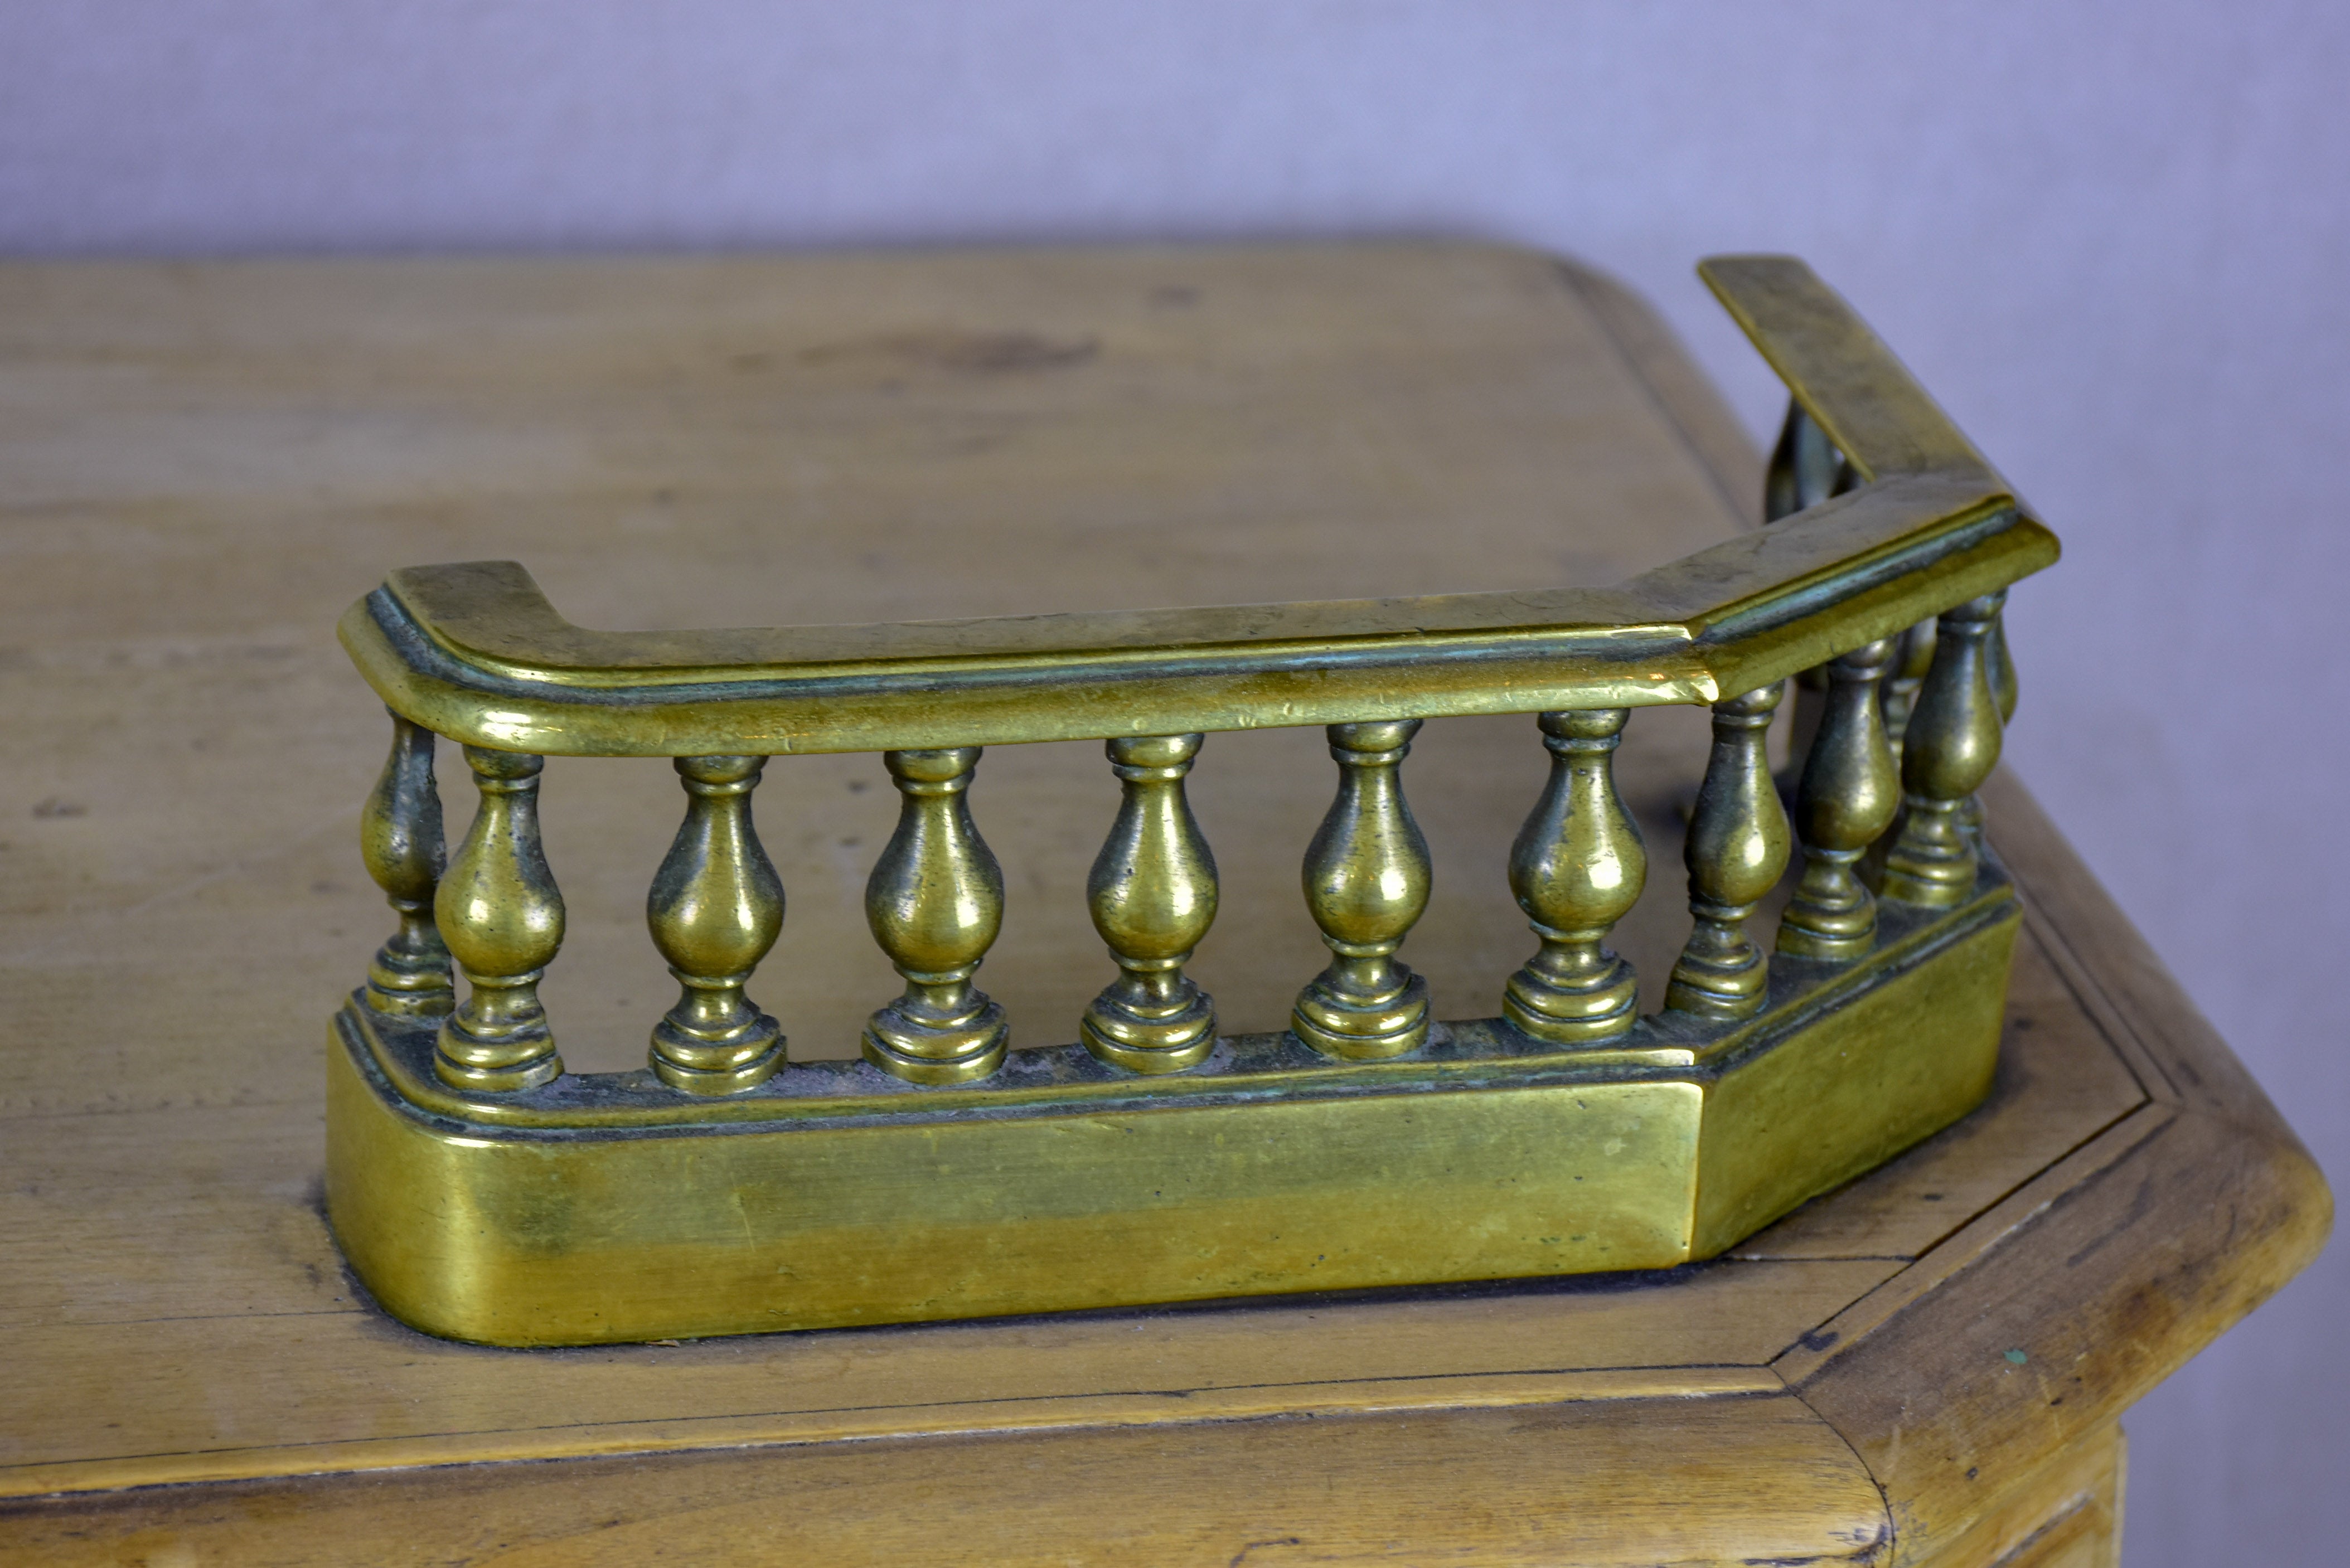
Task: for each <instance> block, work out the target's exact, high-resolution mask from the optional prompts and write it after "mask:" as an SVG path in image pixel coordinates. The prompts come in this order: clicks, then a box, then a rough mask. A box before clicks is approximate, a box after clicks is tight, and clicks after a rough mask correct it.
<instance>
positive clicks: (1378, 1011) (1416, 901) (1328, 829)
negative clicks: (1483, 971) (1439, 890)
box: [1289, 719, 1430, 1062]
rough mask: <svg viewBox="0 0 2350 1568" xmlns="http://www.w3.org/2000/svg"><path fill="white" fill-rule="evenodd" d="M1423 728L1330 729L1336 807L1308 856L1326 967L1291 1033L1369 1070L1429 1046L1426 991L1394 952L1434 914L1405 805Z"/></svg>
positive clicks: (1424, 857) (1422, 842)
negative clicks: (1408, 766) (1415, 740)
mask: <svg viewBox="0 0 2350 1568" xmlns="http://www.w3.org/2000/svg"><path fill="white" fill-rule="evenodd" d="M1418 732H1419V720H1417V719H1403V720H1399V721H1397V722H1392V723H1379V724H1333V725H1331V726H1330V755H1331V756H1332V757H1333V758H1335V759H1336V762H1337V763H1338V795H1337V798H1336V800H1333V801H1332V802H1331V803H1330V810H1329V813H1328V815H1325V816H1324V817H1323V818H1322V826H1321V827H1320V828H1319V829H1318V830H1317V831H1316V832H1315V835H1314V842H1313V843H1312V844H1310V845H1308V846H1306V850H1305V867H1304V870H1303V872H1302V874H1301V878H1300V879H1301V880H1302V881H1303V882H1304V884H1305V908H1306V909H1307V911H1308V912H1309V913H1311V914H1312V915H1313V917H1314V923H1315V925H1316V926H1318V927H1320V928H1321V931H1322V940H1323V943H1324V945H1326V946H1327V947H1328V948H1329V950H1330V952H1331V955H1332V956H1331V959H1330V967H1329V968H1327V969H1326V970H1324V971H1322V972H1321V973H1320V974H1319V975H1317V976H1316V977H1315V979H1314V980H1313V981H1310V982H1308V983H1307V985H1306V987H1305V990H1303V991H1301V992H1298V993H1297V1005H1296V1007H1295V1009H1294V1010H1293V1011H1292V1012H1291V1013H1290V1015H1289V1026H1290V1028H1291V1029H1293V1030H1295V1032H1296V1034H1297V1037H1298V1038H1299V1039H1300V1040H1303V1041H1305V1044H1308V1045H1311V1046H1313V1047H1314V1048H1315V1050H1317V1051H1319V1052H1321V1053H1323V1054H1325V1055H1329V1056H1336V1057H1338V1058H1340V1059H1341V1060H1343V1061H1349V1062H1373V1061H1378V1060H1381V1059H1383V1058H1386V1057H1389V1056H1400V1055H1403V1054H1405V1053H1407V1052H1410V1051H1417V1050H1419V1047H1420V1046H1422V1045H1424V1044H1427V1043H1428V1024H1429V1014H1428V981H1426V980H1424V979H1422V978H1421V977H1420V976H1419V975H1417V974H1414V973H1413V972H1412V971H1411V970H1410V968H1409V966H1408V965H1405V964H1402V963H1399V962H1397V961H1396V957H1395V952H1396V949H1398V948H1399V947H1401V946H1402V945H1403V939H1404V936H1405V934H1406V933H1408V932H1409V930H1410V929H1411V928H1412V927H1413V926H1414V925H1415V924H1417V923H1418V921H1419V916H1420V911H1422V910H1423V909H1427V908H1428V889H1429V882H1430V867H1429V860H1428V840H1427V839H1425V838H1423V837H1422V836H1420V832H1419V823H1417V822H1414V821H1413V820H1412V818H1411V805H1410V803H1409V802H1408V801H1407V800H1405V799H1404V794H1403V777H1402V769H1403V760H1404V758H1406V757H1407V756H1409V755H1410V754H1411V738H1412V736H1413V735H1414V734H1416V733H1418Z"/></svg>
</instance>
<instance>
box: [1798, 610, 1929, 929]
mask: <svg viewBox="0 0 2350 1568" xmlns="http://www.w3.org/2000/svg"><path fill="white" fill-rule="evenodd" d="M1894 649H1895V643H1894V640H1893V639H1890V638H1885V639H1879V640H1877V641H1876V642H1870V643H1864V644H1862V645H1861V646H1860V647H1858V648H1856V649H1853V650H1852V651H1851V652H1850V653H1847V654H1846V655H1845V656H1844V657H1843V658H1841V659H1837V660H1835V662H1834V663H1832V664H1830V665H1829V666H1828V668H1827V677H1828V697H1827V702H1826V705H1825V709H1824V710H1823V711H1822V713H1821V718H1820V723H1819V726H1818V729H1817V732H1815V733H1814V736H1813V738H1812V742H1811V745H1810V748H1809V750H1808V752H1807V753H1805V756H1804V771H1803V778H1802V782H1801V783H1800V784H1798V785H1797V787H1796V800H1795V835H1796V837H1797V838H1798V840H1800V841H1801V843H1802V845H1803V848H1804V877H1803V880H1802V881H1801V882H1799V883H1798V884H1796V887H1795V896H1794V898H1793V899H1792V900H1790V901H1789V903H1788V905H1787V909H1786V911H1785V913H1783V914H1782V915H1781V916H1780V917H1779V936H1778V940H1777V941H1776V942H1775V943H1774V944H1773V945H1774V947H1775V948H1776V950H1778V951H1780V952H1783V953H1791V954H1795V955H1799V956H1801V957H1804V958H1817V959H1831V960H1837V961H1843V960H1849V959H1856V958H1858V957H1859V956H1860V955H1861V954H1863V953H1865V952H1866V951H1867V950H1868V949H1869V944H1870V943H1871V942H1872V941H1874V940H1876V936H1877V900H1876V898H1874V897H1872V896H1871V895H1870V893H1869V890H1868V889H1867V888H1866V887H1864V886H1863V885H1862V883H1861V880H1860V878H1859V877H1857V876H1856V874H1855V872H1854V867H1855V866H1856V865H1857V864H1858V862H1859V860H1860V857H1862V856H1863V855H1864V854H1866V853H1867V850H1868V846H1870V845H1872V844H1874V843H1876V842H1877V838H1878V837H1879V836H1882V835H1883V834H1884V832H1885V830H1886V829H1887V827H1888V826H1891V825H1892V822H1893V815H1894V813H1895V812H1896V811H1897V810H1898V809H1899V807H1900V805H1901V779H1900V774H1899V773H1898V771H1897V768H1896V765H1895V763H1894V761H1893V748H1892V747H1891V746H1890V745H1889V744H1888V743H1887V741H1886V738H1885V718H1884V714H1883V711H1882V710H1881V709H1880V707H1879V704H1878V701H1877V687H1878V683H1879V682H1880V681H1882V680H1884V678H1885V672H1886V670H1887V669H1888V668H1890V667H1891V665H1892V662H1893V654H1894Z"/></svg>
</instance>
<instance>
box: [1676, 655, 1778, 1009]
mask: <svg viewBox="0 0 2350 1568" xmlns="http://www.w3.org/2000/svg"><path fill="white" fill-rule="evenodd" d="M1784 691H1785V687H1784V683H1783V682H1773V684H1771V685H1769V686H1761V687H1757V688H1755V690H1753V691H1748V692H1743V693H1742V694H1741V695H1739V696H1736V697H1732V698H1731V699H1730V700H1729V701H1723V702H1717V703H1715V704H1714V706H1713V754H1712V755H1711V757H1710V758H1708V759H1707V762H1706V766H1705V782H1704V783H1703V784H1700V786H1699V788H1698V796H1697V810H1696V813H1695V815H1692V816H1691V817H1690V831H1689V839H1688V842H1687V843H1686V844H1685V845H1684V846H1683V849H1682V857H1683V858H1684V859H1685V860H1687V862H1688V863H1689V874H1690V916H1691V917H1692V918H1693V919H1695V921H1696V925H1695V927H1694V929H1691V930H1690V939H1689V943H1688V945H1687V946H1685V947H1683V948H1682V949H1681V956H1680V959H1679V961H1678V962H1676V963H1675V964H1674V965H1673V973H1672V979H1671V981H1669V983H1668V984H1667V985H1666V988H1665V1006H1666V1007H1667V1008H1668V1009H1669V1010H1670V1011H1673V1012H1689V1013H1695V1014H1697V1015H1699V1016H1700V1017H1705V1018H1746V1017H1750V1016H1752V1014H1753V1013H1755V1012H1758V1011H1760V1010H1761V1008H1762V1006H1763V1001H1764V998H1765V997H1766V995H1767V994H1768V992H1769V990H1770V973H1771V961H1770V958H1769V956H1768V955H1767V954H1765V953H1764V952H1763V949H1762V948H1761V947H1760V946H1759V945H1757V943H1756V942H1755V940H1754V939H1753V938H1752V936H1751V935H1749V934H1748V932H1747V929H1746V919H1747V917H1748V916H1750V915H1752V913H1753V912H1754V906H1755V905H1756V904H1758V903H1760V902H1761V901H1762V899H1763V895H1764V894H1765V893H1768V892H1769V891H1770V890H1771V889H1772V888H1774V887H1776V886H1777V885H1778V882H1779V875H1780V873H1781V872H1783V871H1784V870H1785V869H1786V868H1787V854H1788V849H1789V843H1790V839H1791V837H1792V835H1791V834H1790V832H1789V830H1788V826H1787V812H1786V808H1785V807H1784V806H1783V805H1780V804H1779V791H1778V789H1777V788H1776V787H1775V786H1774V785H1773V784H1772V782H1771V768H1770V763H1768V762H1767V761H1766V760H1765V757H1764V752H1763V742H1764V740H1765V738H1766V736H1767V735H1768V733H1769V732H1770V728H1771V716H1772V715H1773V713H1775V712H1776V711H1778V708H1779V699H1780V697H1781V696H1782V695H1783V692H1784Z"/></svg>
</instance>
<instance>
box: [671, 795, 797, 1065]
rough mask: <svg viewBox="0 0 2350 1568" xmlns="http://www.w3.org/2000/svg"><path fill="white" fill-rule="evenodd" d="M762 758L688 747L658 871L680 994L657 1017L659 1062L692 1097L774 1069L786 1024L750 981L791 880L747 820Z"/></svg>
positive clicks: (780, 916)
mask: <svg viewBox="0 0 2350 1568" xmlns="http://www.w3.org/2000/svg"><path fill="white" fill-rule="evenodd" d="M766 763H767V759H766V758H764V757H680V758H678V759H677V771H678V776H679V780H680V782H681V783H682V784H684V786H685V794H686V806H685V820H684V822H683V823H681V824H680V825H679V826H678V830H677V837H676V838H675V839H674V840H672V841H671V844H670V846H669V854H668V856H667V857H665V858H664V859H663V860H662V861H661V865H660V870H659V871H658V872H656V873H655V874H654V876H653V885H652V891H651V892H650V893H649V894H648V895H647V896H646V898H645V923H646V924H647V925H648V926H650V927H651V928H652V934H653V946H655V947H656V948H658V949H660V955H661V957H662V958H663V959H665V960H667V961H668V962H669V971H670V973H671V974H673V975H675V976H676V977H677V980H678V983H679V985H680V986H681V987H682V988H683V993H682V994H681V996H679V998H678V1001H677V1005H676V1006H674V1007H672V1008H671V1009H670V1010H669V1012H668V1013H667V1014H666V1015H665V1016H664V1017H663V1018H662V1019H661V1021H660V1023H656V1024H654V1025H653V1035H652V1058H651V1059H652V1069H653V1072H654V1073H655V1074H656V1075H659V1076H660V1081H661V1082H662V1083H664V1084H667V1085H670V1087H671V1088H673V1089H681V1090H683V1091H684V1092H685V1093H687V1094H689V1095H731V1094H734V1093H736V1092H737V1091H739V1090H743V1089H748V1088H754V1087H755V1086H757V1085H760V1084H764V1083H765V1082H766V1081H767V1080H768V1079H769V1078H771V1077H774V1076H775V1071H776V1069H777V1068H779V1067H781V1066H782V1065H783V1064H784V1034H783V1030H782V1029H781V1028H780V1027H779V1026H778V1025H777V1024H776V1023H775V1020H774V1019H773V1018H770V1017H769V1016H767V1014H765V1013H764V1012H760V1011H759V1009H758V1007H757V1005H756V1004H755V1003H754V1002H752V1001H751V999H750V998H749V997H748V996H745V995H744V994H743V986H744V984H745V983H746V982H748V981H749V980H750V978H751V971H753V970H754V969H755V968H757V967H758V963H759V961H760V960H761V959H763V958H765V957H766V956H767V950H768V949H770V948H772V947H774V946H775V938H776V936H777V935H778V934H780V933H781V932H782V930H783V929H784V884H783V879H782V878H781V877H777V876H776V875H775V866H774V865H773V863H771V862H770V861H769V860H768V859H767V852H766V850H765V849H764V847H763V846H761V845H760V843H759V832H758V829H757V828H756V827H754V826H752V822H751V792H752V791H753V790H754V789H756V788H758V787H759V774H760V770H762V769H763V768H764V767H765V766H766Z"/></svg>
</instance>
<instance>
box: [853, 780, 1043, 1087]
mask: <svg viewBox="0 0 2350 1568" xmlns="http://www.w3.org/2000/svg"><path fill="white" fill-rule="evenodd" d="M979 750H980V749H979V748H978V747H977V746H958V747H955V748H952V749H951V750H947V751H922V752H885V753H882V757H881V761H882V763H883V764H884V765H885V766H886V767H888V768H889V777H890V779H891V781H892V782H893V783H895V784H897V786H898V789H899V794H902V795H904V796H905V799H904V800H903V802H902V803H900V806H899V814H898V831H897V832H896V833H894V834H892V835H890V837H889V846H888V847H887V848H885V849H883V850H882V851H881V858H880V859H879V861H877V862H876V863H875V864H874V867H873V875H872V877H870V878H869V879H868V881H867V882H866V884H865V919H866V923H867V924H868V925H870V926H871V927H872V928H873V940H875V941H877V942H879V943H880V944H881V950H882V951H883V952H885V953H888V954H889V961H890V962H891V963H892V964H894V965H896V966H897V970H898V972H899V974H901V975H903V976H905V978H906V994H905V995H903V996H901V997H899V999H898V1000H897V1001H895V1002H891V1003H890V1004H889V1006H887V1007H884V1008H882V1009H881V1010H880V1011H879V1012H876V1013H875V1014H874V1015H873V1017H872V1019H871V1020H870V1021H869V1022H868V1023H867V1024H866V1025H865V1059H866V1060H867V1061H868V1062H870V1063H872V1064H874V1065H875V1066H877V1067H879V1068H880V1069H881V1070H882V1071H883V1072H885V1073H894V1074H896V1075H898V1076H899V1077H900V1078H904V1079H906V1080H907V1081H908V1082H909V1083H915V1084H962V1083H969V1082H970V1081H971V1080H972V1079H974V1078H984V1077H985V1076H987V1075H989V1074H990V1073H993V1072H994V1071H995V1069H996V1068H998V1067H1000V1066H1002V1065H1003V1049H1004V1043H1005V1040H1006V1039H1007V1037H1008V1035H1009V1033H1010V1032H1009V1030H1008V1029H1007V1028H1006V1027H1005V1025H1004V1021H1003V1009H1002V1008H1001V1007H998V1006H997V1005H996V1004H995V1003H994V1002H990V1001H989V1000H988V999H987V993H986V992H983V991H981V990H980V989H979V988H978V987H977V986H975V985H973V984H972V983H971V977H972V971H975V970H977V969H978V968H979V965H980V961H981V960H982V959H983V958H985V957H986V956H987V950H988V949H989V948H990V947H991V946H993V944H994V941H995V933H996V931H997V930H998V929H1001V928H1002V926H1003V870H1002V869H1001V868H1000V867H997V865H996V863H995V857H994V855H993V853H991V852H990V851H989V849H988V847H987V844H986V841H985V840H983V839H982V838H981V837H980V836H979V829H978V828H977V827H976V826H973V825H972V820H971V809H970V807H969V805H967V804H966V803H965V801H964V799H963V792H964V791H966V790H968V789H969V788H970V787H971V775H972V769H973V768H975V767H977V766H978V765H979Z"/></svg>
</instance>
